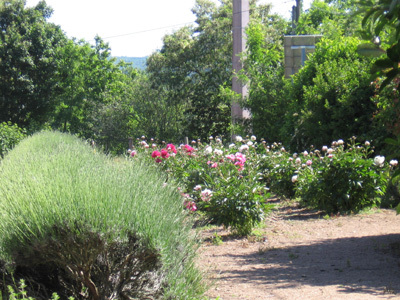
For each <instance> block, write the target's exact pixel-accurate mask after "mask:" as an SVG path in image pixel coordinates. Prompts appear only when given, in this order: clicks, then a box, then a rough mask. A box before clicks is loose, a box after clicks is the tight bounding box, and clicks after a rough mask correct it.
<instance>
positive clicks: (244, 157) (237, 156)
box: [235, 152, 246, 164]
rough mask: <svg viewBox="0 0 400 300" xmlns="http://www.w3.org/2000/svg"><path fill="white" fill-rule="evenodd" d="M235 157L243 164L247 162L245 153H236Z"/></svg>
mask: <svg viewBox="0 0 400 300" xmlns="http://www.w3.org/2000/svg"><path fill="white" fill-rule="evenodd" d="M235 158H236V160H237V161H240V162H241V163H242V164H244V163H245V162H246V156H245V155H243V154H242V153H239V152H238V153H236V155H235Z"/></svg>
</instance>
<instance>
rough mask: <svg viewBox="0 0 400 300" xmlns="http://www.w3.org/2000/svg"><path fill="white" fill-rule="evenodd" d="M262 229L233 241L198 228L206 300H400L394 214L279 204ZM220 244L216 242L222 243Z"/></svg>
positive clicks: (399, 232) (398, 221)
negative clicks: (342, 212) (206, 279)
mask: <svg viewBox="0 0 400 300" xmlns="http://www.w3.org/2000/svg"><path fill="white" fill-rule="evenodd" d="M265 225H266V226H265V228H263V229H257V230H256V232H255V233H256V234H255V235H254V236H250V237H247V238H235V237H233V236H232V235H230V234H229V232H228V231H225V230H224V229H223V228H222V227H214V228H211V229H207V230H204V231H203V232H202V236H203V239H204V242H203V245H202V247H201V249H200V261H201V262H202V266H204V268H205V269H207V270H208V272H209V275H210V279H211V280H212V282H213V285H212V287H211V288H210V290H209V291H208V293H207V296H208V297H210V298H211V299H216V298H217V297H219V299H221V300H230V299H232V300H233V299H241V300H245V299H248V300H250V299H258V300H263V299H363V300H364V299H399V297H400V216H396V212H395V211H394V210H387V209H380V210H372V211H368V212H365V213H361V214H358V215H351V216H341V215H335V216H327V215H325V214H323V213H321V212H318V211H310V210H306V209H304V208H300V207H299V206H298V205H297V203H295V202H285V203H278V209H277V210H276V211H274V213H273V214H272V215H270V216H268V217H267V220H266V222H265ZM221 242H222V243H221Z"/></svg>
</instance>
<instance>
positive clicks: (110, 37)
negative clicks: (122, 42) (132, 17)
mask: <svg viewBox="0 0 400 300" xmlns="http://www.w3.org/2000/svg"><path fill="white" fill-rule="evenodd" d="M193 23H195V22H194V21H193V22H187V23H181V24H175V25H169V26H165V27H158V28H152V29H146V30H141V31H135V32H131V33H124V34H119V35H113V36H108V37H105V38H104V39H113V38H118V37H123V36H128V35H134V34H139V33H145V32H150V31H157V30H161V29H167V28H174V27H176V26H185V25H190V24H193Z"/></svg>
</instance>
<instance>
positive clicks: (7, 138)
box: [0, 122, 26, 158]
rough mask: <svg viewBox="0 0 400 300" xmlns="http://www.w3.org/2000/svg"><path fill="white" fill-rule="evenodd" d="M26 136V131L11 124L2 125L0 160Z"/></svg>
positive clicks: (0, 125) (0, 126) (0, 131)
mask: <svg viewBox="0 0 400 300" xmlns="http://www.w3.org/2000/svg"><path fill="white" fill-rule="evenodd" d="M25 136H26V132H25V130H24V129H21V128H19V127H18V125H17V124H12V123H11V122H3V123H0V158H2V157H4V155H5V154H6V153H7V152H8V151H10V150H11V149H12V148H13V147H14V146H15V145H16V144H17V143H18V142H19V141H21V140H22V139H23V138H24V137H25Z"/></svg>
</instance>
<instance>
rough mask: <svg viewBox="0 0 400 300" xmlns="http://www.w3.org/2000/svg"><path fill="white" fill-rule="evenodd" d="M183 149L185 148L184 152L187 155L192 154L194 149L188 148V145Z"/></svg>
mask: <svg viewBox="0 0 400 300" xmlns="http://www.w3.org/2000/svg"><path fill="white" fill-rule="evenodd" d="M183 147H184V148H185V150H186V152H188V153H192V152H193V151H194V149H193V148H192V147H190V146H189V145H184V146H183Z"/></svg>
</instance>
